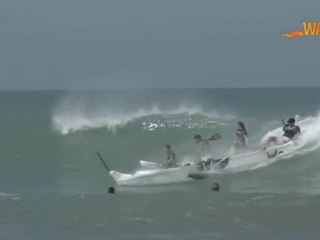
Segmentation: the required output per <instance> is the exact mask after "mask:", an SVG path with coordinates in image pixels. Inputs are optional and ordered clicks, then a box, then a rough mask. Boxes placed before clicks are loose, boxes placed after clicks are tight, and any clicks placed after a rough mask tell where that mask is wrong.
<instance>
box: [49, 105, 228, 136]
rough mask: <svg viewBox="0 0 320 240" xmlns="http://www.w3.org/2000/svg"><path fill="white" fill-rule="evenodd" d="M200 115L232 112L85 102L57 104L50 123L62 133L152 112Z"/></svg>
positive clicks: (115, 124)
mask: <svg viewBox="0 0 320 240" xmlns="http://www.w3.org/2000/svg"><path fill="white" fill-rule="evenodd" d="M181 114H184V115H187V116H191V115H202V116H205V117H208V118H214V119H231V118H233V116H232V115H231V114H226V115H222V114H220V113H218V112H216V111H210V112H208V111H204V110H203V108H202V107H201V106H199V105H190V104H179V105H178V106H177V107H172V108H168V107H161V106H159V105H157V104H153V105H151V106H150V107H141V108H137V109H131V110H123V109H119V108H115V107H112V106H107V107H106V108H98V109H94V110H91V109H90V108H88V107H87V106H86V105H81V104H78V105H76V106H72V105H70V104H62V105H60V106H59V107H58V108H57V110H56V111H55V113H54V114H53V125H54V128H55V129H56V130H58V131H59V132H61V133H62V134H68V133H70V132H75V131H78V130H84V129H92V128H101V127H106V128H109V129H112V130H114V129H115V128H116V127H120V126H124V125H126V124H127V123H129V122H132V121H134V120H137V119H139V118H142V117H147V116H152V115H181Z"/></svg>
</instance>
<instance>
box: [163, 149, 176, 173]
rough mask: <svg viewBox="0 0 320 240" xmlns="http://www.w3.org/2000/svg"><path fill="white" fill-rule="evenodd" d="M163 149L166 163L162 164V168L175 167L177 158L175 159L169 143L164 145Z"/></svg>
mask: <svg viewBox="0 0 320 240" xmlns="http://www.w3.org/2000/svg"><path fill="white" fill-rule="evenodd" d="M165 150H166V153H167V159H166V164H165V165H164V168H174V167H177V166H178V165H177V159H176V154H175V153H174V151H173V150H172V148H171V146H170V145H168V144H167V145H165Z"/></svg>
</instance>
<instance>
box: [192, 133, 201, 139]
mask: <svg viewBox="0 0 320 240" xmlns="http://www.w3.org/2000/svg"><path fill="white" fill-rule="evenodd" d="M193 138H194V139H201V135H200V134H197V135H194V137H193Z"/></svg>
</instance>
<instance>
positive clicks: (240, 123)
mask: <svg viewBox="0 0 320 240" xmlns="http://www.w3.org/2000/svg"><path fill="white" fill-rule="evenodd" d="M238 125H239V127H240V128H241V129H242V130H243V131H244V132H245V135H246V136H247V135H248V132H247V129H246V127H245V125H244V123H243V122H238Z"/></svg>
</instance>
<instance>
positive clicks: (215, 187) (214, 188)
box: [211, 183, 220, 192]
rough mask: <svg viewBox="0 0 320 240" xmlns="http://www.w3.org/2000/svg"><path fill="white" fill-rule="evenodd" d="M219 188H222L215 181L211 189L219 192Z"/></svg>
mask: <svg viewBox="0 0 320 240" xmlns="http://www.w3.org/2000/svg"><path fill="white" fill-rule="evenodd" d="M219 190H220V185H219V183H213V184H212V187H211V191H215V192H219Z"/></svg>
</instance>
